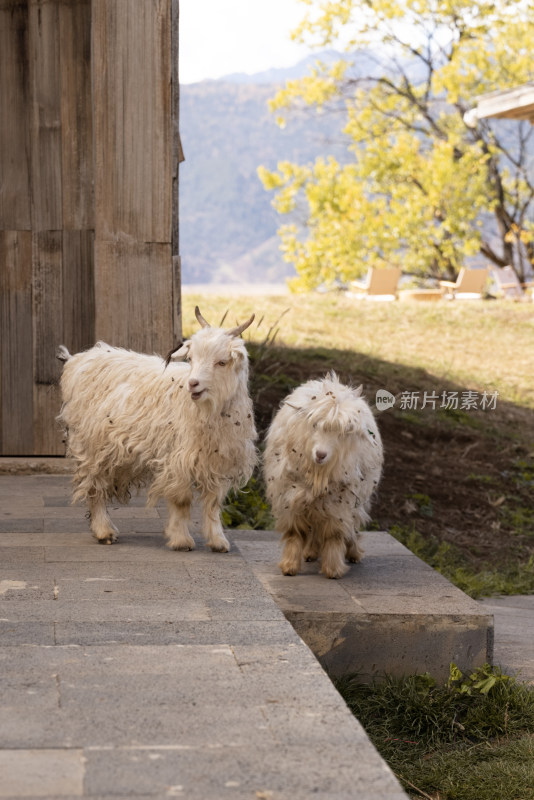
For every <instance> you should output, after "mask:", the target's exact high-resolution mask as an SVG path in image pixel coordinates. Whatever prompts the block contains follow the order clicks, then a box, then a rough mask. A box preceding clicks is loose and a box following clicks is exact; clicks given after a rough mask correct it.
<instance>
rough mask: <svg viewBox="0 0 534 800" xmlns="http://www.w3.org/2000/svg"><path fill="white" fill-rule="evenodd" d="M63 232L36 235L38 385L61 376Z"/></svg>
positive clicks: (33, 260)
mask: <svg viewBox="0 0 534 800" xmlns="http://www.w3.org/2000/svg"><path fill="white" fill-rule="evenodd" d="M62 272H63V257H62V234H61V231H40V232H37V233H34V234H33V235H32V273H33V274H32V278H33V339H34V359H33V363H34V368H33V375H34V381H35V383H43V384H53V383H55V382H56V381H57V380H58V378H59V376H60V374H61V369H60V364H59V362H58V360H57V359H56V348H57V346H58V344H61V340H62V338H63V313H62V312H63V281H62Z"/></svg>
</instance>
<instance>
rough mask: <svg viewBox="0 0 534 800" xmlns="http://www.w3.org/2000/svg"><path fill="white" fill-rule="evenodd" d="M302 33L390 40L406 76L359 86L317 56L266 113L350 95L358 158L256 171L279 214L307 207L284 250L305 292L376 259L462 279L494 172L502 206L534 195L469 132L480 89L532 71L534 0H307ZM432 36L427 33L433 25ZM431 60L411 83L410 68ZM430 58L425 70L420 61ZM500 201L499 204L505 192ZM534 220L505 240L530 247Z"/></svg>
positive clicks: (370, 43) (285, 235) (489, 206)
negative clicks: (467, 119)
mask: <svg viewBox="0 0 534 800" xmlns="http://www.w3.org/2000/svg"><path fill="white" fill-rule="evenodd" d="M303 4H304V5H305V6H306V8H307V12H306V16H305V18H304V19H303V21H302V23H301V25H300V26H299V27H298V29H297V30H296V31H294V32H293V35H294V37H295V38H298V39H300V40H302V41H310V40H311V41H312V42H313V43H314V44H316V45H317V46H321V47H322V46H324V45H335V44H337V43H340V44H342V45H344V46H345V47H346V49H347V51H349V52H352V51H353V50H355V49H357V48H363V47H370V48H372V49H373V52H383V53H384V54H385V57H386V56H388V54H391V52H393V49H395V53H396V58H397V66H398V69H397V72H396V73H395V72H390V73H386V72H384V73H383V74H379V73H377V74H376V75H375V76H374V78H373V79H372V80H369V81H367V82H364V83H363V84H358V83H357V82H356V83H354V82H353V83H351V82H350V81H349V80H347V69H348V68H349V65H348V62H347V61H346V60H341V61H339V62H337V63H336V64H334V65H330V66H326V65H324V64H321V63H320V62H319V61H318V62H316V64H315V66H314V68H313V70H312V71H311V74H310V75H308V76H307V77H305V78H303V79H301V80H297V81H288V83H287V85H286V87H285V88H284V89H282V90H281V91H279V92H278V93H277V95H276V96H275V97H274V98H273V100H272V101H271V109H272V110H273V111H275V112H279V111H281V110H283V111H284V116H280V117H279V119H280V121H281V122H282V123H285V122H286V121H287V115H288V113H290V110H291V108H292V107H294V106H295V105H298V104H306V105H311V106H315V107H322V106H324V105H325V103H327V102H329V101H332V100H337V101H338V102H342V103H345V106H346V120H345V122H344V124H343V131H344V133H345V134H347V135H348V136H349V137H350V140H351V152H352V158H351V159H349V161H348V163H345V164H341V163H339V162H338V161H336V160H335V159H333V158H328V157H324V158H320V159H317V161H316V163H315V164H314V165H312V166H307V167H303V166H299V165H296V164H291V163H289V162H281V163H280V164H278V167H277V170H276V171H274V172H269V171H267V170H265V169H264V168H260V169H259V170H258V174H259V176H260V178H261V180H262V182H263V185H264V187H265V188H266V189H267V190H274V191H275V192H276V196H275V199H274V201H273V205H274V207H275V208H276V209H277V210H278V211H279V212H280V213H281V214H292V213H293V212H295V210H297V209H298V211H299V215H302V214H303V213H304V216H305V218H306V225H305V226H304V227H303V226H299V225H297V224H296V223H292V224H289V225H284V226H283V227H282V228H281V230H280V236H281V241H282V251H283V253H284V258H285V259H286V260H288V261H290V262H292V263H293V264H294V265H295V268H296V270H297V272H298V275H299V278H298V279H296V280H295V282H294V288H296V289H303V288H310V287H312V286H317V285H318V284H320V283H323V282H324V283H332V282H333V281H335V280H342V281H348V280H350V279H352V278H354V277H357V276H359V275H361V274H363V273H365V272H366V270H367V268H368V267H369V266H370V265H372V266H380V265H381V264H388V263H402V264H403V266H404V268H405V269H406V270H408V271H410V272H416V273H417V272H419V273H422V274H433V275H440V274H445V273H446V274H449V275H452V274H455V273H456V272H457V271H458V269H459V268H460V267H461V266H462V264H463V263H464V260H465V258H466V257H468V256H470V255H473V254H475V253H476V252H477V251H478V250H479V248H480V244H481V236H482V226H481V224H480V216H481V214H482V213H483V212H491V211H492V210H493V209H494V208H495V207H496V203H497V195H496V192H495V189H494V177H493V178H492V177H491V175H490V172H489V165H490V164H491V165H492V169H493V173H492V175H493V176H494V175H495V169H496V168H498V169H499V178H500V181H501V187H502V191H503V192H504V193H505V201H506V199H507V198H508V196H510V197H514V198H521V197H528V194H529V191H530V190H529V184H528V182H527V180H526V178H525V177H524V175H521V174H518V172H517V170H515V171H514V170H512V171H510V170H507V169H506V168H503V167H502V165H501V163H500V159H501V157H502V153H501V150H500V146H499V144H498V142H497V141H496V140H492V139H491V137H486V138H485V139H484V137H482V136H481V135H473V134H472V133H471V132H470V131H469V130H468V129H467V128H466V126H465V124H464V122H463V114H464V111H465V110H466V109H467V108H469V107H470V105H472V103H473V99H474V98H475V97H476V95H478V94H480V93H483V92H486V91H490V90H495V89H499V88H509V87H510V86H513V85H518V84H521V83H525V82H527V81H528V80H532V79H533V78H534V66H533V61H532V43H533V42H534V0H506V2H505V0H479V2H478V3H477V4H476V5H475V6H474V5H473V3H472V2H470V0H469V1H468V0H373V2H372V3H371V2H365V3H362V2H361V0H303ZM429 32H431V33H430V34H429ZM414 61H415V62H417V63H418V64H419V66H420V67H421V68H425V69H426V66H428V65H429V64H430V63H431V64H432V69H428V70H427V73H426V77H423V78H420V79H419V80H417V81H415V80H411V79H410V75H409V72H407V71H406V70H407V66H406V65H407V64H409V63H413V62H414ZM425 65H426V66H425ZM501 200H502V198H501V199H500V201H501ZM532 228H533V226H532V225H529V224H528V223H527V224H524V225H522V226H521V228H520V229H519V228H518V229H517V230H515V229H513V228H512V229H511V231H510V234H509V240H514V241H520V242H522V243H523V245H527V244H531V243H534V231H533V229H532Z"/></svg>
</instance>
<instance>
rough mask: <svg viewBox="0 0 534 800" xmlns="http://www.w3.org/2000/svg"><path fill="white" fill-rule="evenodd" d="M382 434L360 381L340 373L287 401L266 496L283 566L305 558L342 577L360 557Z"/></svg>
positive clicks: (273, 438) (274, 440) (276, 430)
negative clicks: (350, 381) (354, 383)
mask: <svg viewBox="0 0 534 800" xmlns="http://www.w3.org/2000/svg"><path fill="white" fill-rule="evenodd" d="M382 462H383V451H382V441H381V439H380V434H379V432H378V427H377V424H376V421H375V418H374V416H373V413H372V411H371V409H370V408H369V406H368V405H367V403H366V402H365V400H364V399H363V397H362V396H361V387H360V388H358V389H352V388H350V387H349V386H345V385H343V384H342V383H340V381H339V379H338V378H337V376H336V375H335V374H334V373H330V374H329V375H327V376H326V377H325V378H324V379H323V380H314V381H308V383H305V384H303V385H302V386H299V387H298V388H297V389H295V391H294V392H292V394H290V395H289V396H288V397H286V398H285V400H284V401H283V402H282V406H281V409H280V411H278V413H277V414H276V416H275V418H274V420H273V422H272V424H271V427H270V428H269V431H268V433H267V439H266V448H265V456H264V473H265V479H266V484H267V496H268V498H269V500H270V502H271V505H272V509H273V514H274V516H275V519H276V527H277V529H278V530H279V531H280V533H281V534H282V541H283V543H284V549H283V553H282V560H281V562H280V565H279V566H280V568H281V570H282V572H283V573H284V575H295V574H296V573H297V572H298V570H299V568H300V565H301V562H302V558H305V559H306V560H308V561H313V560H315V559H316V558H318V557H320V558H321V571H322V572H323V573H324V574H325V575H326V576H327V577H329V578H341V577H342V576H343V575H344V574H345V573H346V572H347V570H348V567H347V565H346V563H345V557H346V558H347V559H348V560H349V561H350V562H356V561H359V560H360V558H361V556H362V551H361V549H360V547H359V546H358V536H359V534H358V531H359V530H360V528H361V527H362V525H364V524H365V523H366V522H368V521H369V519H370V517H369V514H368V511H369V508H370V503H371V496H372V494H373V491H374V490H375V489H376V487H377V485H378V481H379V480H380V473H381V470H382Z"/></svg>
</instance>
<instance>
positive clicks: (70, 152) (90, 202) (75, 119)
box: [59, 0, 99, 230]
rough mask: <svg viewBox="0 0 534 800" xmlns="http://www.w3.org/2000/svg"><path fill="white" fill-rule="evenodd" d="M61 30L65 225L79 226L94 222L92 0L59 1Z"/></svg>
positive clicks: (76, 228) (65, 227)
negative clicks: (60, 3) (61, 2)
mask: <svg viewBox="0 0 534 800" xmlns="http://www.w3.org/2000/svg"><path fill="white" fill-rule="evenodd" d="M59 31H60V43H61V46H60V70H61V153H62V188H63V192H62V195H63V196H62V201H63V209H62V211H63V228H64V229H66V230H69V229H72V230H83V229H89V228H94V224H95V223H94V195H93V114H92V102H91V2H90V0H75V1H74V2H73V0H71V2H69V3H63V4H62V5H60V7H59ZM98 68H99V67H98V66H97V69H98Z"/></svg>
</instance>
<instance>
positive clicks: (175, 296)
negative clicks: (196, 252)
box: [172, 256, 183, 347]
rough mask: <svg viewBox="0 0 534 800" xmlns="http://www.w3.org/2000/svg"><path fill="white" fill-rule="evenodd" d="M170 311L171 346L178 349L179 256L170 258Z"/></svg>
mask: <svg viewBox="0 0 534 800" xmlns="http://www.w3.org/2000/svg"><path fill="white" fill-rule="evenodd" d="M172 268H173V276H172V309H173V341H172V346H173V347H178V345H179V343H180V342H181V341H182V335H183V334H182V259H181V258H180V256H173V257H172Z"/></svg>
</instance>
